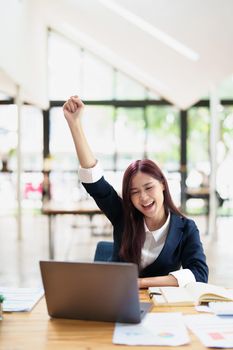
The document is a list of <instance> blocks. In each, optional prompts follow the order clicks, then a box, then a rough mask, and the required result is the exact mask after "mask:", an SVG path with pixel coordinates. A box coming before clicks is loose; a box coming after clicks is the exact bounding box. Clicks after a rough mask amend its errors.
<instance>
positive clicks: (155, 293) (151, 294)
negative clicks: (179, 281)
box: [149, 292, 162, 299]
mask: <svg viewBox="0 0 233 350" xmlns="http://www.w3.org/2000/svg"><path fill="white" fill-rule="evenodd" d="M153 295H162V293H160V292H150V293H149V297H150V299H151V298H153Z"/></svg>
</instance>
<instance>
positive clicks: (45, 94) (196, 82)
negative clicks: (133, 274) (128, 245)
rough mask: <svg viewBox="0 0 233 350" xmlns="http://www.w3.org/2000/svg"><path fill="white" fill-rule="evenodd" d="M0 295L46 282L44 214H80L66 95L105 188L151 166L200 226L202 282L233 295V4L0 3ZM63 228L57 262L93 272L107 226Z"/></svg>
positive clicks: (126, 0)
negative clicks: (205, 273)
mask: <svg viewBox="0 0 233 350" xmlns="http://www.w3.org/2000/svg"><path fill="white" fill-rule="evenodd" d="M0 6H1V11H0V28H1V30H0V43H1V55H0V168H1V172H0V238H1V244H0V285H16V286H30V285H35V284H38V283H39V282H40V276H39V269H38V261H39V260H40V259H48V258H49V255H48V254H49V252H48V217H47V216H46V215H43V214H42V209H43V206H44V205H46V203H47V202H50V203H55V204H56V205H60V206H62V207H69V206H70V205H71V204H72V203H76V204H78V203H81V202H83V201H85V203H86V201H87V199H88V197H87V195H86V193H85V191H84V190H83V189H82V186H81V185H80V183H79V181H78V175H77V169H78V166H79V164H78V161H77V159H76V155H75V149H74V146H73V142H72V138H71V135H70V132H69V129H68V126H67V125H66V121H65V119H64V117H63V113H62V105H63V103H64V102H65V100H66V99H67V98H68V97H69V96H70V95H73V94H78V95H79V96H80V97H81V98H82V99H83V100H84V102H85V104H86V109H85V114H84V116H83V122H84V127H85V129H86V132H87V134H88V138H89V140H90V143H91V146H92V148H93V149H94V151H95V153H96V156H97V158H98V159H100V161H101V163H102V164H103V167H104V169H105V172H106V177H107V178H108V179H109V180H110V181H112V183H113V184H114V186H115V187H116V188H117V190H118V191H119V192H120V191H121V179H122V174H123V172H124V170H125V168H126V167H127V165H128V164H129V163H130V162H131V161H132V160H135V159H140V158H145V157H148V158H151V159H153V160H154V161H156V162H158V163H159V164H160V166H161V167H162V169H163V170H164V172H165V173H166V175H167V178H168V180H169V184H170V189H171V192H172V193H173V196H174V199H175V202H176V204H177V205H178V206H179V207H181V208H182V210H183V211H184V212H185V213H186V214H187V215H189V216H191V217H193V218H194V220H196V221H197V224H198V225H199V228H200V233H201V237H202V241H203V244H204V246H205V249H206V253H207V258H208V263H209V265H210V282H212V283H216V284H224V285H229V286H232V277H233V273H232V271H233V260H232V257H231V243H232V232H231V231H232V224H233V218H232V216H233V183H232V178H233V63H232V62H233V46H232V37H233V36H232V35H233V24H232V20H231V13H232V11H233V3H232V1H231V0H223V1H220V0H211V1H210V0H206V1H205V2H203V1H200V0H198V1H197V0H188V1H186V0H173V1H171V0H145V1H142V0H115V1H112V0H108V1H105V0H75V1H72V0H70V1H65V0H59V1H58V0H57V1H53V0H47V1H45V0H43V1H39V0H31V1H29V0H11V1H9V2H7V3H5V2H4V1H3V0H0ZM91 219H92V220H91V222H90V217H89V216H88V215H86V216H79V215H69V216H68V215H57V216H56V218H55V222H54V228H53V229H54V238H55V258H56V259H60V260H63V259H67V260H92V259H93V256H94V250H95V246H96V243H97V242H98V241H99V240H105V239H106V240H111V239H112V236H111V226H110V225H109V224H108V222H107V220H106V219H105V218H104V217H102V216H100V215H96V216H93V217H92V218H91Z"/></svg>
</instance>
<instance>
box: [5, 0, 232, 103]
mask: <svg viewBox="0 0 233 350" xmlns="http://www.w3.org/2000/svg"><path fill="white" fill-rule="evenodd" d="M3 2H4V3H5V1H3V0H0V5H1V8H3V7H4V8H5V10H4V11H5V12H6V7H7V6H10V5H8V3H7V5H6V4H4V5H3ZM12 2H13V3H15V6H18V8H19V6H20V4H21V10H22V7H24V10H25V9H26V10H25V11H26V12H27V13H26V14H24V16H26V17H24V31H23V32H22V36H21V43H22V46H21V48H22V47H23V48H24V50H23V53H24V54H23V53H22V49H20V48H19V47H18V46H19V45H16V48H15V47H14V45H10V47H9V45H8V44H7V40H6V39H7V36H8V35H9V36H10V39H11V40H13V41H15V39H14V36H12V34H10V31H7V30H6V28H8V27H9V23H8V22H9V21H8V22H7V23H6V20H5V21H4V22H5V30H4V35H3V32H2V28H1V27H2V21H1V14H0V33H1V32H2V34H0V40H1V41H2V40H3V45H2V47H4V50H5V51H4V55H3V59H2V57H1V55H0V69H3V70H5V71H6V73H8V75H10V76H14V77H17V78H18V83H21V84H22V85H25V86H26V89H25V91H26V90H27V93H28V94H29V92H30V94H31V95H32V96H31V99H32V100H34V101H36V100H38V101H39V100H40V104H41V105H45V104H46V103H47V102H46V101H47V100H48V97H47V75H46V74H47V63H46V35H45V29H46V26H50V27H52V28H55V29H56V30H58V31H59V32H61V33H63V34H64V35H65V36H67V37H69V38H71V39H72V40H74V41H75V42H77V44H78V45H82V46H83V47H86V48H88V49H89V50H91V51H93V52H94V53H95V54H97V55H99V56H101V57H103V58H104V59H105V60H106V61H107V62H109V63H110V64H112V65H114V66H115V67H116V68H118V69H120V70H122V71H123V72H125V73H127V74H128V75H129V76H131V77H133V78H134V79H136V80H138V81H139V82H141V83H142V84H144V85H145V86H147V87H148V88H150V89H151V90H152V91H154V92H156V93H157V94H159V95H160V96H161V97H163V98H165V99H167V100H169V101H170V102H172V103H174V104H175V105H177V106H178V107H180V108H184V109H185V108H187V107H189V106H191V105H192V104H193V103H195V102H197V101H198V100H199V99H200V98H201V97H202V96H203V95H205V94H207V93H208V91H209V89H210V88H213V87H215V86H217V85H218V84H219V83H220V82H221V81H222V80H223V79H225V78H227V77H228V76H230V75H231V74H233V39H232V38H233V21H232V13H233V1H232V0H205V1H203V0H115V1H113V0H108V1H105V0H31V1H29V0H24V1H23V0H21V1H19V0H12V1H11V3H12ZM11 12H12V9H11V11H10V10H9V11H8V13H5V16H10V13H11ZM5 18H6V17H5ZM12 18H13V17H12ZM25 21H26V24H27V25H26V30H25ZM14 23H15V22H14ZM17 25H18V26H19V25H22V22H21V24H20V23H18V24H17ZM11 27H12V22H11ZM17 29H18V27H17V26H16V27H15V31H13V33H14V35H15V36H16V37H17V34H16V33H17V32H18V31H17ZM11 32H12V31H11ZM18 40H19V39H18ZM4 43H5V45H4ZM10 49H11V50H13V52H14V53H15V55H16V57H17V55H18V57H21V59H19V66H18V67H16V66H15V67H14V68H13V64H15V62H14V57H12V56H11V52H10ZM25 53H26V54H25ZM30 54H31V56H30ZM7 57H9V58H10V59H8V60H7ZM21 67H22V68H21ZM17 69H19V70H20V74H19V73H17ZM22 73H23V76H22ZM25 77H27V78H25ZM16 80H17V79H16ZM0 82H1V80H0ZM33 89H34V90H35V91H34V90H33ZM33 91H34V92H33Z"/></svg>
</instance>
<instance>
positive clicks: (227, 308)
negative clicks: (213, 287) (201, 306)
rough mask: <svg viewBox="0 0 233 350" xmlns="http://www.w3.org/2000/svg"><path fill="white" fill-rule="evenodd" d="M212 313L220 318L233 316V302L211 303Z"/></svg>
mask: <svg viewBox="0 0 233 350" xmlns="http://www.w3.org/2000/svg"><path fill="white" fill-rule="evenodd" d="M209 308H210V310H211V312H213V313H214V314H215V315H218V316H233V302H232V301H226V302H224V301H220V302H215V303H209Z"/></svg>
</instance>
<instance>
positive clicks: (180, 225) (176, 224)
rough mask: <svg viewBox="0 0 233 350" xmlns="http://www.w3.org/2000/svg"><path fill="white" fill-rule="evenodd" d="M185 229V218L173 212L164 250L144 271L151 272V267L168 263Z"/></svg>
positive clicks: (154, 267)
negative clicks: (168, 258)
mask: <svg viewBox="0 0 233 350" xmlns="http://www.w3.org/2000/svg"><path fill="white" fill-rule="evenodd" d="M183 229H184V219H183V218H182V217H181V216H178V215H176V214H171V221H170V226H169V229H168V234H167V238H166V241H165V244H164V247H163V249H162V251H161V252H160V254H159V256H158V258H157V259H156V260H155V261H154V262H153V263H152V264H151V265H149V266H147V267H146V268H145V269H144V270H143V271H144V273H146V272H147V271H148V272H149V271H150V270H151V268H153V269H156V268H157V267H159V266H161V265H163V264H164V263H166V260H167V257H168V256H170V255H171V254H172V253H173V252H174V250H175V249H176V247H177V245H178V244H179V242H180V240H181V238H182V235H183Z"/></svg>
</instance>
